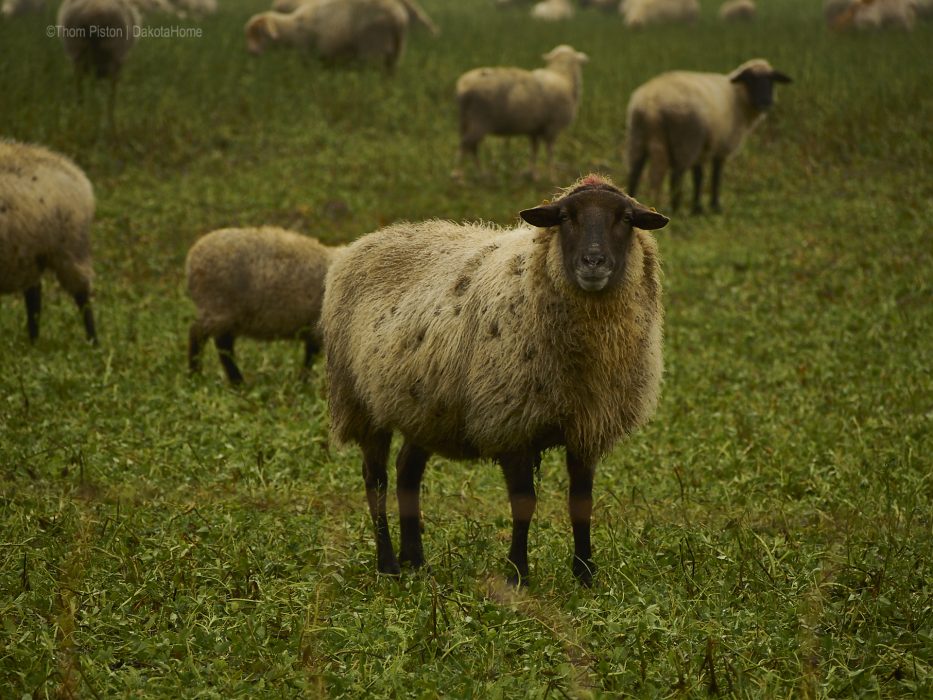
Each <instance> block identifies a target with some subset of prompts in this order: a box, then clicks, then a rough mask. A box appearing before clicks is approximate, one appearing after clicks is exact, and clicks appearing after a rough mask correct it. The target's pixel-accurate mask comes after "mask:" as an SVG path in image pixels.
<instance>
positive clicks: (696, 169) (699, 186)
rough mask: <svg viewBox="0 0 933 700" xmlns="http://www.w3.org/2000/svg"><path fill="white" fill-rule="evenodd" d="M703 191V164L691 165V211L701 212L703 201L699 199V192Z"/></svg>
mask: <svg viewBox="0 0 933 700" xmlns="http://www.w3.org/2000/svg"><path fill="white" fill-rule="evenodd" d="M702 191H703V166H702V165H700V164H697V165H694V166H693V213H694V214H702V213H703V203H702V202H701V201H700V194H701V193H702Z"/></svg>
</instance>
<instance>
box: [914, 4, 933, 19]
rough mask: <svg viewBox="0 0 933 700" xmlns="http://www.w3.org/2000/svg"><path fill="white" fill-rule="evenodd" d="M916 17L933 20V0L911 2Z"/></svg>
mask: <svg viewBox="0 0 933 700" xmlns="http://www.w3.org/2000/svg"><path fill="white" fill-rule="evenodd" d="M910 4H911V6H912V7H913V8H914V15H915V16H917V17H918V18H920V19H933V0H911V2H910Z"/></svg>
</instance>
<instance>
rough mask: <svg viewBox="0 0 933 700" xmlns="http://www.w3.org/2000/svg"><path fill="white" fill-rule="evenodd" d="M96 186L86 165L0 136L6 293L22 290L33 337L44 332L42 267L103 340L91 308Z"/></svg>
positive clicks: (1, 274) (1, 277)
mask: <svg viewBox="0 0 933 700" xmlns="http://www.w3.org/2000/svg"><path fill="white" fill-rule="evenodd" d="M93 218H94V191H93V189H92V188H91V183H90V182H88V179H87V177H85V175H84V173H83V172H82V171H81V169H80V168H79V167H78V166H77V165H75V164H74V163H72V162H71V161H70V160H69V159H67V158H65V157H64V156H62V155H59V154H57V153H53V152H52V151H49V150H47V149H45V148H42V147H41V146H33V145H29V144H23V143H17V142H16V141H8V140H4V139H0V294H12V293H18V292H22V293H23V296H24V297H25V300H26V326H27V329H28V332H29V340H30V341H32V342H35V340H36V339H37V338H38V337H39V313H40V311H41V309H42V273H43V271H44V270H46V269H50V270H52V271H53V272H55V276H56V277H57V278H58V281H59V282H60V283H61V285H62V287H64V289H65V291H67V292H68V293H69V294H70V295H71V296H72V297H73V298H74V300H75V303H76V304H77V305H78V309H80V311H81V313H82V315H83V316H84V329H85V331H86V333H87V337H88V340H90V341H91V342H92V343H95V344H96V343H97V332H96V330H95V328H94V314H93V312H92V311H91V303H90V297H91V280H92V279H93V277H94V272H93V269H92V266H91V239H90V229H91V221H92V220H93Z"/></svg>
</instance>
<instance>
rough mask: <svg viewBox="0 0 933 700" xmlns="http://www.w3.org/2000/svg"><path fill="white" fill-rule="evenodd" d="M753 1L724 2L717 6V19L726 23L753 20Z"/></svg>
mask: <svg viewBox="0 0 933 700" xmlns="http://www.w3.org/2000/svg"><path fill="white" fill-rule="evenodd" d="M756 11H757V9H756V7H755V2H754V0H726V2H724V3H723V4H722V5H720V6H719V19H721V20H723V21H726V22H742V21H746V22H747V21H749V20H753V19H755V13H756Z"/></svg>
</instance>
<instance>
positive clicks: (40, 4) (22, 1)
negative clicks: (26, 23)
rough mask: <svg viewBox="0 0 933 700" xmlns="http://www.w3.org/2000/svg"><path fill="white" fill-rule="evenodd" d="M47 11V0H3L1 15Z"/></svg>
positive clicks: (9, 15)
mask: <svg viewBox="0 0 933 700" xmlns="http://www.w3.org/2000/svg"><path fill="white" fill-rule="evenodd" d="M44 11H45V0H3V6H2V7H0V15H3V16H4V17H18V16H20V15H30V14H37V13H39V12H44Z"/></svg>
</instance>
